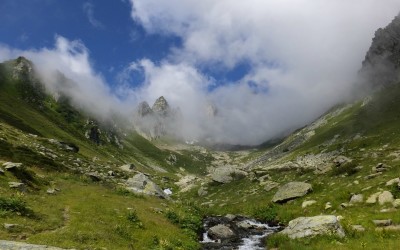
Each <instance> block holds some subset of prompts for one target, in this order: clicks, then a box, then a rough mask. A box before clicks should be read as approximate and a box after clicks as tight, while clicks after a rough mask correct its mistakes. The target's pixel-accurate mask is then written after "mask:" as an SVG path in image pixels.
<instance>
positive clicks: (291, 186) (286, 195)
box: [272, 182, 312, 203]
mask: <svg viewBox="0 0 400 250" xmlns="http://www.w3.org/2000/svg"><path fill="white" fill-rule="evenodd" d="M311 191H312V186H311V184H309V183H305V182H289V183H286V184H285V185H283V186H281V187H280V188H279V189H278V191H277V192H276V193H275V195H274V197H273V198H272V202H276V203H285V202H287V201H289V200H293V199H296V198H298V197H302V196H304V195H306V194H307V193H309V192H311Z"/></svg>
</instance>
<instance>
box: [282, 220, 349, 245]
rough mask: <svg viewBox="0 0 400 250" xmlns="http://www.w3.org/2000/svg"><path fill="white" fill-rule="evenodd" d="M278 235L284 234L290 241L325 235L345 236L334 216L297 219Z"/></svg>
mask: <svg viewBox="0 0 400 250" xmlns="http://www.w3.org/2000/svg"><path fill="white" fill-rule="evenodd" d="M280 233H281V234H286V235H287V236H289V238H291V239H295V238H303V237H309V236H315V235H325V234H327V235H337V236H339V237H344V236H345V233H344V230H343V228H342V226H341V225H340V223H339V221H338V219H337V217H336V216H334V215H319V216H314V217H299V218H296V219H294V220H291V221H290V222H289V225H288V226H287V227H286V228H285V229H284V230H283V231H281V232H280Z"/></svg>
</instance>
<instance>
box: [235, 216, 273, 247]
mask: <svg viewBox="0 0 400 250" xmlns="http://www.w3.org/2000/svg"><path fill="white" fill-rule="evenodd" d="M245 222H246V223H248V224H249V225H251V226H253V227H255V228H258V229H262V230H263V231H264V233H263V234H261V235H250V236H249V237H248V238H243V239H242V241H243V244H242V245H240V246H239V250H264V249H265V248H264V247H259V246H258V245H259V244H260V243H261V240H262V239H263V238H264V237H265V236H267V235H269V234H272V233H273V232H274V230H275V229H278V228H279V227H270V226H269V225H268V224H263V223H260V222H258V221H255V220H245Z"/></svg>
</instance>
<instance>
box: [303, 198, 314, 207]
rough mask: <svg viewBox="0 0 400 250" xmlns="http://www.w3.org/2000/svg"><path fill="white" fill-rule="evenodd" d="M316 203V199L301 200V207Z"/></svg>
mask: <svg viewBox="0 0 400 250" xmlns="http://www.w3.org/2000/svg"><path fill="white" fill-rule="evenodd" d="M315 203H317V201H315V200H310V201H303V203H302V204H301V207H302V208H306V207H308V206H311V205H313V204H315Z"/></svg>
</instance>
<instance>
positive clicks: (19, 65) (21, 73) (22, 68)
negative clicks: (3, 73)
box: [12, 56, 33, 80]
mask: <svg viewBox="0 0 400 250" xmlns="http://www.w3.org/2000/svg"><path fill="white" fill-rule="evenodd" d="M12 77H13V78H14V79H17V80H23V79H31V78H33V63H32V62H31V61H29V60H28V59H26V58H25V57H22V56H20V57H18V58H17V59H15V60H14V62H13V67H12Z"/></svg>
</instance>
